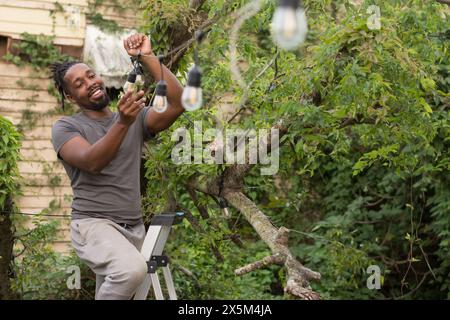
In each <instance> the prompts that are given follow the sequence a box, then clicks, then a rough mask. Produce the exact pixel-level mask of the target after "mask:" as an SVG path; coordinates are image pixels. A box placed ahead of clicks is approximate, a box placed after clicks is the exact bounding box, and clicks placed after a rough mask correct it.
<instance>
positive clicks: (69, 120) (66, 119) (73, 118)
mask: <svg viewBox="0 0 450 320" xmlns="http://www.w3.org/2000/svg"><path fill="white" fill-rule="evenodd" d="M80 122H81V119H80V113H75V114H73V115H70V116H62V117H61V118H59V119H58V120H56V121H55V122H54V123H53V126H54V127H55V126H58V125H63V124H74V125H76V124H79V123H80Z"/></svg>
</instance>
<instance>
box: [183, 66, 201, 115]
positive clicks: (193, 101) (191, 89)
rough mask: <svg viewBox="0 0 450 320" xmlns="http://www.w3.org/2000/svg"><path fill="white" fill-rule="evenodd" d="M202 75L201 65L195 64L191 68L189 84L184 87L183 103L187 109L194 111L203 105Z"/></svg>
mask: <svg viewBox="0 0 450 320" xmlns="http://www.w3.org/2000/svg"><path fill="white" fill-rule="evenodd" d="M201 77H202V74H201V72H200V69H199V67H198V66H197V65H194V67H193V68H192V69H191V70H189V73H188V80H187V86H186V87H185V88H184V90H183V94H182V96H181V103H182V104H183V107H184V109H186V110H187V111H194V110H197V109H198V108H200V107H201V106H202V88H201V87H200V85H201Z"/></svg>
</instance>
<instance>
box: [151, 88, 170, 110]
mask: <svg viewBox="0 0 450 320" xmlns="http://www.w3.org/2000/svg"><path fill="white" fill-rule="evenodd" d="M167 105H168V103H167V83H166V82H165V81H164V80H160V81H159V82H158V83H157V84H156V89H155V98H154V99H153V104H152V107H153V110H155V111H156V112H158V113H163V112H165V111H166V110H167Z"/></svg>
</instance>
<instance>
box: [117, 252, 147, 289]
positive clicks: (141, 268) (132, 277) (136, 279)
mask: <svg viewBox="0 0 450 320" xmlns="http://www.w3.org/2000/svg"><path fill="white" fill-rule="evenodd" d="M123 275H124V277H125V279H124V280H125V281H126V282H127V283H128V284H129V286H130V287H138V286H139V285H140V284H141V283H142V282H143V281H144V278H145V276H146V275H147V263H146V262H145V260H144V258H143V257H142V258H139V259H134V260H133V261H132V262H131V261H129V263H128V264H127V266H126V267H125V269H124V270H123Z"/></svg>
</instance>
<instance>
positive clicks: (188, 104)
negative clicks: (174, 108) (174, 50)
mask: <svg viewBox="0 0 450 320" xmlns="http://www.w3.org/2000/svg"><path fill="white" fill-rule="evenodd" d="M204 37H205V33H204V32H203V31H202V30H198V31H196V32H195V39H196V41H197V46H196V47H195V49H194V66H193V67H192V68H191V70H189V73H188V80H187V84H186V87H185V88H184V90H183V94H182V95H181V104H182V105H183V107H184V109H185V110H187V111H194V110H197V109H198V108H200V107H201V106H202V100H203V99H202V88H201V79H202V73H201V71H200V68H199V67H198V65H199V63H198V46H199V45H200V43H201V42H202V41H203V38H204Z"/></svg>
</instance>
